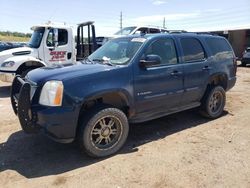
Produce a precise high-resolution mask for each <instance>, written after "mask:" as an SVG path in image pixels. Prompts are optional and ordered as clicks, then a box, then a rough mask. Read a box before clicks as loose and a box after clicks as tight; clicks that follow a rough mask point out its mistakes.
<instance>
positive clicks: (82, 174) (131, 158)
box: [0, 67, 250, 188]
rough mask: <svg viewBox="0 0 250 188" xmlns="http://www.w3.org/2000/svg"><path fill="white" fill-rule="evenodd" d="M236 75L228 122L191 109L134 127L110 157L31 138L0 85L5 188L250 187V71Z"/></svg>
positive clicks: (0, 166)
mask: <svg viewBox="0 0 250 188" xmlns="http://www.w3.org/2000/svg"><path fill="white" fill-rule="evenodd" d="M237 76H238V80H237V83H236V86H235V87H234V88H233V89H232V90H230V91H229V92H228V93H227V103H226V108H225V111H224V114H223V116H222V117H220V118H218V119H216V120H208V119H204V118H202V117H201V116H199V114H198V113H197V112H196V111H195V110H189V111H185V112H181V113H177V114H173V115H170V116H166V117H164V118H160V119H157V120H154V121H150V122H147V123H142V124H136V125H131V128H130V134H129V138H128V140H127V142H126V145H125V147H123V149H122V150H121V151H120V152H119V153H118V154H116V155H114V156H112V157H108V158H103V159H92V158H89V157H88V156H87V155H86V154H84V153H80V152H79V150H78V147H77V145H75V144H59V143H55V142H53V141H52V140H50V139H49V138H47V137H46V136H44V135H43V134H35V135H28V134H25V133H24V132H23V131H21V129H20V125H19V122H18V119H17V117H16V116H15V115H14V113H13V112H12V109H11V106H10V98H9V91H10V86H9V84H6V83H3V82H0V112H1V115H0V187H11V188H13V187H102V188H105V187H108V188H110V187H114V188H118V187H120V188H123V187H126V188H127V187H133V188H134V187H155V188H159V187H232V188H235V187H250V97H249V96H250V67H246V68H242V67H239V68H238V72H237Z"/></svg>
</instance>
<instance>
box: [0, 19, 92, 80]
mask: <svg viewBox="0 0 250 188" xmlns="http://www.w3.org/2000/svg"><path fill="white" fill-rule="evenodd" d="M85 26H87V33H88V34H87V37H84V35H83V30H84V29H83V27H85ZM31 29H32V30H33V34H32V36H31V38H30V41H29V42H28V44H27V46H25V47H21V48H13V49H10V50H5V51H2V52H0V80H1V81H5V82H11V81H12V80H13V78H14V76H15V75H21V76H22V77H24V76H25V75H26V74H27V73H28V72H29V71H30V70H33V69H35V68H39V67H43V66H50V65H52V64H62V65H66V64H72V63H76V60H77V59H82V58H84V57H86V56H88V55H89V54H90V53H92V52H93V51H94V50H95V48H96V47H95V44H96V42H95V29H94V25H93V22H85V23H82V24H79V25H78V29H77V31H78V32H77V44H76V43H75V38H74V35H73V29H72V27H70V26H67V25H65V24H52V23H47V24H44V25H37V26H33V27H32V28H31ZM90 38H91V39H90ZM86 39H87V40H86ZM77 57H78V58H77Z"/></svg>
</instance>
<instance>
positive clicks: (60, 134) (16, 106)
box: [11, 77, 78, 143]
mask: <svg viewBox="0 0 250 188" xmlns="http://www.w3.org/2000/svg"><path fill="white" fill-rule="evenodd" d="M31 87H32V86H31V84H30V83H28V82H25V81H24V80H23V79H21V78H20V77H15V79H14V81H13V84H12V91H11V103H12V108H13V111H14V112H15V113H16V114H17V116H18V119H19V122H20V124H21V127H22V129H23V130H24V131H25V132H26V133H37V132H39V131H43V132H44V133H46V135H48V136H49V137H50V138H52V139H53V140H55V141H57V142H61V143H70V142H72V141H74V139H75V134H76V128H77V124H78V113H77V112H76V109H75V108H73V107H63V106H61V107H47V106H42V105H39V104H36V105H33V104H32V99H31V98H32V97H30V96H31Z"/></svg>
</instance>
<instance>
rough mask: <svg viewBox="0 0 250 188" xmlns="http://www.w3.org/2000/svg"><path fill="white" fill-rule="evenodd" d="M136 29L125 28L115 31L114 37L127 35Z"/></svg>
mask: <svg viewBox="0 0 250 188" xmlns="http://www.w3.org/2000/svg"><path fill="white" fill-rule="evenodd" d="M135 28H136V27H125V28H123V29H121V30H119V31H117V32H116V33H115V34H114V35H129V34H130V33H131V32H132V31H133V30H134V29H135Z"/></svg>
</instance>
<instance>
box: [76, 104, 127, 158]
mask: <svg viewBox="0 0 250 188" xmlns="http://www.w3.org/2000/svg"><path fill="white" fill-rule="evenodd" d="M80 126H81V127H80V132H79V135H78V142H79V145H80V148H81V149H82V150H84V151H86V153H87V154H88V155H90V156H93V157H105V156H108V155H112V154H114V153H115V152H117V151H118V150H119V149H120V148H121V147H122V146H123V145H124V143H125V141H126V139H127V136H128V131H129V124H128V120H127V117H126V115H125V114H124V113H123V112H122V111H121V110H119V109H117V108H114V107H112V106H110V105H101V106H98V107H95V108H93V109H92V110H90V111H89V112H88V114H87V115H86V116H85V117H83V122H82V124H81V125H80Z"/></svg>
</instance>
